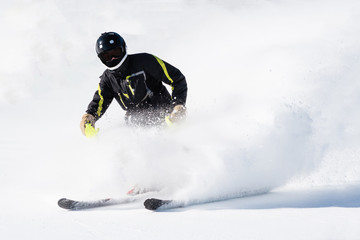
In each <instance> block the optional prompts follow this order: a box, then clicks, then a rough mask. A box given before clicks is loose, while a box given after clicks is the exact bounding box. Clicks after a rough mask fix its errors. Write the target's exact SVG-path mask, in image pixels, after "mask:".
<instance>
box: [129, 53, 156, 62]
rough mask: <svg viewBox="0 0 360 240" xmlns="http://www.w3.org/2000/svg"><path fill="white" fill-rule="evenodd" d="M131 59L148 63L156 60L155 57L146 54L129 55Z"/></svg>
mask: <svg viewBox="0 0 360 240" xmlns="http://www.w3.org/2000/svg"><path fill="white" fill-rule="evenodd" d="M128 57H129V59H130V60H131V61H136V62H147V61H152V60H154V59H155V57H154V55H152V54H150V53H146V52H142V53H135V54H129V55H128Z"/></svg>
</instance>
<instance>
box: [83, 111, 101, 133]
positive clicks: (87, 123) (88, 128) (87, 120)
mask: <svg viewBox="0 0 360 240" xmlns="http://www.w3.org/2000/svg"><path fill="white" fill-rule="evenodd" d="M80 129H81V132H82V133H83V134H84V135H85V136H86V137H93V136H95V135H96V134H97V133H98V131H99V129H95V117H94V116H93V115H91V114H88V113H87V114H84V115H83V116H82V119H81V122H80Z"/></svg>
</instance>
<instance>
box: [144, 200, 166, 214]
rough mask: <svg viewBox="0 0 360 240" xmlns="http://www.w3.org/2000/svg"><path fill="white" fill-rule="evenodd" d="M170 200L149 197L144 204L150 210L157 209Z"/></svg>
mask: <svg viewBox="0 0 360 240" xmlns="http://www.w3.org/2000/svg"><path fill="white" fill-rule="evenodd" d="M170 202H171V201H170V200H161V199H156V198H149V199H146V200H145V202H144V206H145V208H146V209H148V210H153V211H156V210H157V209H159V208H160V207H161V206H163V205H165V204H168V203H170Z"/></svg>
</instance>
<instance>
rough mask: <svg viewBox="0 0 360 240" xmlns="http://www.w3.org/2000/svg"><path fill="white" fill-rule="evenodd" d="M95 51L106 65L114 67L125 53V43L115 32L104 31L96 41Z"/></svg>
mask: <svg viewBox="0 0 360 240" xmlns="http://www.w3.org/2000/svg"><path fill="white" fill-rule="evenodd" d="M96 53H97V55H98V57H99V58H100V60H101V61H102V62H103V63H104V64H105V65H106V66H108V67H110V68H111V67H115V66H116V65H118V64H119V63H120V62H121V60H123V58H124V57H125V55H126V43H125V41H124V39H123V38H122V37H121V36H120V35H119V34H117V33H115V32H105V33H102V34H101V36H100V37H99V38H98V40H97V41H96Z"/></svg>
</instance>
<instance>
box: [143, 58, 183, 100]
mask: <svg viewBox="0 0 360 240" xmlns="http://www.w3.org/2000/svg"><path fill="white" fill-rule="evenodd" d="M145 68H149V69H148V70H149V73H150V75H152V76H153V77H154V78H155V79H158V80H160V81H162V82H164V83H166V84H168V85H170V86H171V89H172V94H171V99H172V100H171V101H172V103H173V104H174V105H177V104H183V105H185V103H186V97H187V83H186V79H185V76H184V75H183V74H182V73H181V72H180V70H179V69H177V68H175V67H174V66H172V65H171V64H169V63H167V62H165V61H163V60H161V59H160V58H158V57H156V56H153V55H150V59H149V65H148V66H145Z"/></svg>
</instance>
